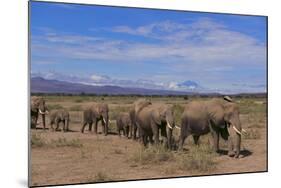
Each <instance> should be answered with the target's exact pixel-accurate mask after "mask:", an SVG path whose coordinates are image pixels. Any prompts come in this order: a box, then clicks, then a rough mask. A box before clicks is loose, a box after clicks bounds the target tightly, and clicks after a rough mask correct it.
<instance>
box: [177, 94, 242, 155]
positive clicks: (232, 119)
mask: <svg viewBox="0 0 281 188" xmlns="http://www.w3.org/2000/svg"><path fill="white" fill-rule="evenodd" d="M181 121H182V123H181V124H182V125H181V134H180V139H179V149H180V150H181V149H182V148H183V144H184V141H185V139H186V138H187V137H188V136H189V135H192V136H193V139H194V143H195V144H197V143H198V140H199V137H200V136H201V135H204V134H207V133H209V132H211V134H212V137H213V143H214V149H215V151H216V152H218V151H219V135H221V137H222V138H223V139H224V140H226V141H227V142H228V155H229V156H231V157H233V156H235V157H236V158H238V157H239V154H240V145H241V134H239V133H237V132H236V131H235V130H234V128H233V127H234V126H235V128H236V129H237V130H238V131H240V132H241V130H242V127H241V122H240V119H239V108H238V105H237V104H235V103H233V102H228V101H225V100H222V99H212V100H209V101H194V102H191V103H189V104H187V106H186V108H185V110H184V112H183V114H182V120H181Z"/></svg>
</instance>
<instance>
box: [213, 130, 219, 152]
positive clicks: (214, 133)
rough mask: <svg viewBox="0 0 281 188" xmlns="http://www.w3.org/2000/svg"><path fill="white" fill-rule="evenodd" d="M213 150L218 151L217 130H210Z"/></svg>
mask: <svg viewBox="0 0 281 188" xmlns="http://www.w3.org/2000/svg"><path fill="white" fill-rule="evenodd" d="M212 137H213V143H214V150H215V152H219V133H218V132H217V131H212Z"/></svg>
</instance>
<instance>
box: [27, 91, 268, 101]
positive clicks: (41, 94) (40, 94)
mask: <svg viewBox="0 0 281 188" xmlns="http://www.w3.org/2000/svg"><path fill="white" fill-rule="evenodd" d="M31 96H88V97H93V96H99V97H149V98H160V97H165V98H167V97H168V98H173V97H177V98H180V97H182V98H183V99H184V100H188V99H190V98H210V97H222V96H224V95H222V94H218V93H211V94H199V93H195V94H189V95H142V94H125V95H124V94H96V93H84V92H81V93H40V92H38V93H37V92H35V93H31ZM228 96H230V97H233V98H265V97H267V93H251V94H249V93H245V94H244V93H242V94H231V95H228Z"/></svg>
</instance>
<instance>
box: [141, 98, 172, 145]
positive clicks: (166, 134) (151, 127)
mask: <svg viewBox="0 0 281 188" xmlns="http://www.w3.org/2000/svg"><path fill="white" fill-rule="evenodd" d="M137 108H139V109H138V111H137V110H136V122H137V124H138V127H139V129H140V136H141V137H142V142H143V144H144V146H146V145H147V142H148V140H147V138H149V141H150V142H151V143H154V142H155V144H159V129H160V131H161V136H162V137H163V138H165V140H164V141H165V145H166V146H167V147H168V149H171V142H172V132H173V128H174V127H175V121H174V117H173V116H174V114H173V111H172V108H171V107H170V106H168V105H165V104H151V103H150V104H149V105H146V106H141V107H138V105H137ZM153 138H154V141H153Z"/></svg>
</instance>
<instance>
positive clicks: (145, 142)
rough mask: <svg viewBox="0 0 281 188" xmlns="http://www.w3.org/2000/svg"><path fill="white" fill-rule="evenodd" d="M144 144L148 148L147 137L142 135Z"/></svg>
mask: <svg viewBox="0 0 281 188" xmlns="http://www.w3.org/2000/svg"><path fill="white" fill-rule="evenodd" d="M141 137H142V143H143V145H144V146H145V147H146V146H147V135H142V136H141Z"/></svg>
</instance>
